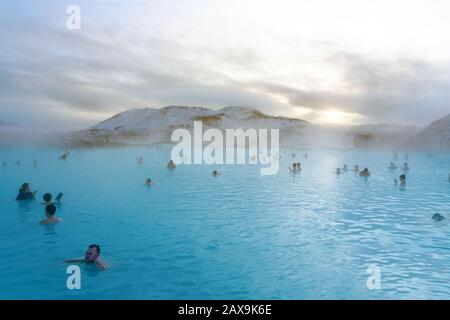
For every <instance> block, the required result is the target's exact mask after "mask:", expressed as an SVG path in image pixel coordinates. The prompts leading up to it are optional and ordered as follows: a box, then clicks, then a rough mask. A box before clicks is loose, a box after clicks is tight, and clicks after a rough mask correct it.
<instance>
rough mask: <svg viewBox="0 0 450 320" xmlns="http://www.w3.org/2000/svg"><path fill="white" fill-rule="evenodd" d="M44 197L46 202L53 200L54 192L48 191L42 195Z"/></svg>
mask: <svg viewBox="0 0 450 320" xmlns="http://www.w3.org/2000/svg"><path fill="white" fill-rule="evenodd" d="M42 199H44V201H45V202H48V201H52V194H51V193H48V192H47V193H46V194H44V195H43V196H42Z"/></svg>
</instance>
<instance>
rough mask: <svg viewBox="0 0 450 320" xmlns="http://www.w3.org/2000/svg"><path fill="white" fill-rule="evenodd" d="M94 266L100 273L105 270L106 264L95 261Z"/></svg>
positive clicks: (98, 260)
mask: <svg viewBox="0 0 450 320" xmlns="http://www.w3.org/2000/svg"><path fill="white" fill-rule="evenodd" d="M94 264H95V266H96V267H97V269H98V270H100V271H105V270H106V264H105V263H104V262H102V261H101V260H100V259H97V260H95V262H94Z"/></svg>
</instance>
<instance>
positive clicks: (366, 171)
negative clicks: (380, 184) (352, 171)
mask: <svg viewBox="0 0 450 320" xmlns="http://www.w3.org/2000/svg"><path fill="white" fill-rule="evenodd" d="M359 176H360V177H370V172H369V169H367V168H364V170H363V171H361V172H360V173H359Z"/></svg>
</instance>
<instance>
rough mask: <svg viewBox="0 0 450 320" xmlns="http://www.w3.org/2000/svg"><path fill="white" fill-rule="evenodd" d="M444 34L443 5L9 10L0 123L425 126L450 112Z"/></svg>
mask: <svg viewBox="0 0 450 320" xmlns="http://www.w3.org/2000/svg"><path fill="white" fill-rule="evenodd" d="M71 4H75V5H78V6H79V8H80V10H81V28H80V29H79V30H70V29H69V28H67V26H66V23H67V19H68V18H69V16H70V15H69V14H67V12H66V10H67V7H68V6H69V5H71ZM449 31H450V1H447V0H442V1H439V0H433V1H430V0H427V1H413V0H405V1H403V0H396V1H392V0H389V1H384V0H378V1H370V0H355V1H350V0H340V1H335V0H328V1H325V0H313V1H312V0H311V1H302V0H293V1H285V0H276V1H275V0H274V1H264V0H245V1H243V0H221V1H215V0H189V1H186V0H179V1H171V0H164V1H163V0H158V1H151V0H148V1H139V0H133V1H125V0H102V1H101V0H97V1H96V0H88V1H75V0H71V1H51V0H35V1H24V0H6V1H1V3H0V120H3V121H8V122H16V123H25V124H26V123H29V124H33V125H39V126H46V127H49V128H57V129H82V128H85V127H87V126H90V125H93V124H94V123H96V122H98V121H101V120H103V119H105V118H106V117H109V116H111V115H113V114H115V113H117V112H120V111H124V110H127V109H130V108H137V107H162V106H166V105H190V106H204V107H210V108H214V109H217V108H220V107H223V106H228V105H241V106H253V107H257V108H259V109H260V110H262V111H264V112H266V113H269V114H274V115H283V116H292V117H299V118H302V119H306V120H309V121H312V122H315V123H322V124H337V125H348V124H358V123H380V122H389V123H400V124H417V125H426V124H428V123H430V122H431V121H433V120H436V119H437V118H440V117H442V116H443V115H445V114H447V113H450V90H449V89H450V72H449V71H450V41H449Z"/></svg>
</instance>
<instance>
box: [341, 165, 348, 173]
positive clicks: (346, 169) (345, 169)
mask: <svg viewBox="0 0 450 320" xmlns="http://www.w3.org/2000/svg"><path fill="white" fill-rule="evenodd" d="M342 171H344V172H347V171H348V167H347V165H346V164H344V167H343V168H342Z"/></svg>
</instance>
